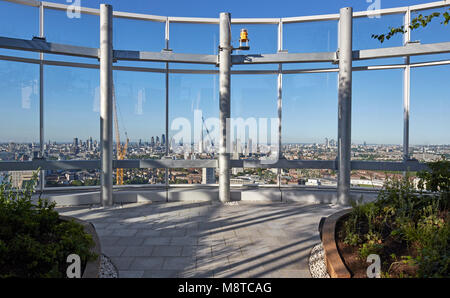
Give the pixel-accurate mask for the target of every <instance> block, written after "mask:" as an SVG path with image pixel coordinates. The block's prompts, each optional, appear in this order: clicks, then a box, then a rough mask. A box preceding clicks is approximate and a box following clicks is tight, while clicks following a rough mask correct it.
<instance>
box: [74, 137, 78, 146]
mask: <svg viewBox="0 0 450 298" xmlns="http://www.w3.org/2000/svg"><path fill="white" fill-rule="evenodd" d="M73 146H74V147H75V148H77V147H78V138H73Z"/></svg>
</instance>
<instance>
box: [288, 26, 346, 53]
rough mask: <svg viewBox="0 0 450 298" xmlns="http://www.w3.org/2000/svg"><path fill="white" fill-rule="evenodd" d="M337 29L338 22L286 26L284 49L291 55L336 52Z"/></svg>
mask: <svg viewBox="0 0 450 298" xmlns="http://www.w3.org/2000/svg"><path fill="white" fill-rule="evenodd" d="M337 28H338V22H337V21H320V22H307V23H291V24H284V25H283V43H284V45H283V49H286V50H288V51H289V53H310V52H335V51H336V50H337V47H338V45H337V37H338V33H337Z"/></svg>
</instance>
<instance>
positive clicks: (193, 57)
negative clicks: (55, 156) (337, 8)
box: [0, 0, 450, 188]
mask: <svg viewBox="0 0 450 298" xmlns="http://www.w3.org/2000/svg"><path fill="white" fill-rule="evenodd" d="M3 1H8V2H14V3H18V4H23V5H28V6H33V7H38V8H39V36H40V37H41V38H44V37H45V32H44V10H45V9H52V10H67V9H68V8H69V5H65V4H57V3H51V2H45V1H35V0H3ZM448 6H450V1H449V0H446V1H438V2H432V3H426V4H420V5H413V6H407V7H399V8H389V9H381V10H375V11H361V12H353V13H352V17H353V18H362V17H370V16H374V15H381V16H382V15H392V14H399V15H403V16H404V25H405V26H407V25H408V24H409V22H410V20H411V12H414V11H419V10H425V9H433V8H442V7H448ZM80 13H82V14H91V15H100V9H95V8H87V7H80ZM112 16H113V17H114V18H125V19H135V20H144V21H151V22H160V23H165V25H166V26H165V40H166V43H165V46H166V49H167V48H168V47H169V41H170V24H171V23H197V24H219V18H191V17H170V16H155V15H146V14H137V13H129V12H119V11H113V12H112ZM330 20H334V21H339V20H340V14H328V15H317V16H299V17H286V18H236V19H231V24H273V25H278V33H277V34H278V39H277V43H278V47H277V48H278V52H277V53H274V54H261V55H231V64H232V65H239V64H243V65H252V64H278V65H279V67H278V69H277V70H231V74H232V75H239V74H254V75H258V74H276V75H278V90H279V91H281V90H282V79H281V78H282V75H289V74H308V73H327V72H338V71H339V68H337V67H330V68H312V69H289V70H287V69H283V68H282V65H283V64H285V63H308V62H329V63H337V62H339V58H340V57H339V52H338V51H336V52H317V53H287V52H283V51H282V50H283V24H289V23H302V22H318V21H330ZM0 48H7V49H15V50H21V51H32V52H39V53H40V58H39V59H32V58H23V57H14V56H7V55H0V60H8V61H15V62H23V63H32V64H39V65H40V144H41V153H43V143H44V127H43V120H44V119H43V109H44V108H43V100H44V98H43V97H44V93H43V67H44V66H45V65H55V66H66V67H78V68H92V69H99V68H100V64H99V63H77V62H65V61H54V60H47V59H45V58H44V53H51V54H59V55H68V56H76V57H86V58H92V59H100V58H101V57H100V53H99V49H98V48H90V47H82V46H73V45H67V44H57V43H52V42H49V41H46V40H45V39H33V40H24V39H18V38H11V37H0ZM440 53H450V42H443V43H434V44H411V43H410V34H409V33H408V34H406V35H405V38H404V45H403V46H400V47H391V48H377V49H364V50H356V51H353V52H352V59H353V61H357V60H369V59H370V60H372V59H379V58H391V57H404V58H405V61H404V63H403V64H390V65H371V66H352V67H351V70H352V71H365V70H382V69H403V70H404V78H405V80H404V83H403V84H404V91H405V92H404V95H403V102H404V121H403V123H404V133H403V150H404V152H403V155H404V158H403V161H402V162H372V161H351V162H350V170H387V171H418V170H423V169H426V168H427V166H426V164H424V163H420V162H418V161H413V160H409V151H408V150H409V149H408V148H409V100H410V99H409V97H410V92H409V89H410V70H411V68H416V67H426V66H436V65H449V64H450V60H442V61H430V62H420V63H410V59H409V57H411V56H414V55H428V54H440ZM113 59H114V60H115V61H118V60H124V61H153V62H165V63H166V67H165V68H149V67H135V66H117V65H113V66H112V69H113V70H119V71H139V72H155V73H165V74H166V117H167V115H168V114H167V113H168V111H167V106H168V105H167V103H168V101H169V98H168V95H167V89H168V88H169V85H168V84H169V82H168V75H169V74H176V73H183V74H218V73H219V70H215V69H211V70H198V69H189V68H186V69H171V68H170V67H169V65H170V63H187V64H189V63H194V64H210V65H216V66H217V65H218V63H219V61H218V55H204V54H182V53H173V52H168V51H164V50H163V51H161V52H146V51H129V50H114V51H113ZM278 101H279V105H278V116H279V119H280V121H279V123H280V124H279V125H280V131H281V104H280V103H281V101H282V96H281V92H279V95H278ZM166 121H167V119H166ZM165 135H166V138H167V139H169V131H168V128H167V125H166V131H165ZM279 143H280V144H279V145H281V139H280V141H279ZM230 166H231V167H237V168H299V169H302V168H307V169H332V170H339V166H338V162H337V160H328V161H319V160H283V159H281V160H278V161H277V162H275V163H272V164H267V163H264V162H261V161H255V160H251V161H250V160H232V161H231V163H230ZM100 167H101V162H100V160H70V161H50V160H33V161H28V162H14V161H2V162H0V171H12V170H17V171H20V170H36V169H38V168H41V169H43V170H54V169H67V170H69V169H100ZM113 167H114V168H166V169H167V168H216V167H218V164H217V160H120V161H119V160H114V161H113ZM166 181H167V180H166ZM166 184H167V182H166ZM42 188H43V186H42Z"/></svg>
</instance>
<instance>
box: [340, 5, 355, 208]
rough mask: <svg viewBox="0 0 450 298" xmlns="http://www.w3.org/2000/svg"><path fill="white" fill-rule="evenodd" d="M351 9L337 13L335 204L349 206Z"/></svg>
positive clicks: (344, 9) (346, 8)
mask: <svg viewBox="0 0 450 298" xmlns="http://www.w3.org/2000/svg"><path fill="white" fill-rule="evenodd" d="M352 27H353V9H352V8H351V7H345V8H342V9H341V10H340V19H339V91H338V93H339V94H338V97H339V99H338V146H339V147H338V169H339V171H338V186H337V192H338V203H339V204H342V205H347V204H349V200H350V171H351V164H350V161H351V136H352V133H351V123H352V122H351V113H352V35H353V32H352V31H353V28H352Z"/></svg>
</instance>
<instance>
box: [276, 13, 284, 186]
mask: <svg viewBox="0 0 450 298" xmlns="http://www.w3.org/2000/svg"><path fill="white" fill-rule="evenodd" d="M281 51H283V22H282V20H281V19H280V21H279V23H278V52H279V53H280V52H281ZM277 88H278V95H277V110H278V159H281V158H283V152H282V149H281V148H282V146H281V144H282V143H281V129H282V127H281V116H282V107H283V64H281V63H280V64H278V78H277ZM277 183H278V188H281V169H278V170H277Z"/></svg>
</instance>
